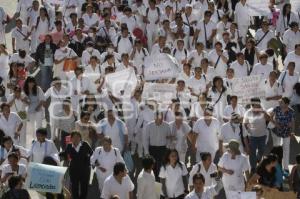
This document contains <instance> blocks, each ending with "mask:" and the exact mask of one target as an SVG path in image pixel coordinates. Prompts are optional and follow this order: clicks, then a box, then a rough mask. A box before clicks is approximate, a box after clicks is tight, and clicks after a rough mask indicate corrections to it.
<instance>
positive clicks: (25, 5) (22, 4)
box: [16, 0, 33, 24]
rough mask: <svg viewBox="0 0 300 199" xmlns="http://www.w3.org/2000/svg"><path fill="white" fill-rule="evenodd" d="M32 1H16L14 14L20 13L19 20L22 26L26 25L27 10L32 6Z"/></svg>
mask: <svg viewBox="0 0 300 199" xmlns="http://www.w3.org/2000/svg"><path fill="white" fill-rule="evenodd" d="M32 2H33V0H20V1H18V4H17V8H16V12H18V13H20V19H21V20H22V22H23V24H27V21H26V20H27V17H28V10H29V9H30V7H31V6H32Z"/></svg>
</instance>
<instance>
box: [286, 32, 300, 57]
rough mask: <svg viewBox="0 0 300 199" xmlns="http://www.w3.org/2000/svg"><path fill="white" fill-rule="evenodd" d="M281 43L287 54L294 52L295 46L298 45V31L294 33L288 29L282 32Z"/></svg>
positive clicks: (299, 41)
mask: <svg viewBox="0 0 300 199" xmlns="http://www.w3.org/2000/svg"><path fill="white" fill-rule="evenodd" d="M282 40H283V41H282V43H283V44H285V45H286V49H287V53H289V52H292V51H294V50H295V44H298V43H300V31H297V32H294V31H292V30H291V29H288V30H287V31H285V32H284V34H283V37H282Z"/></svg>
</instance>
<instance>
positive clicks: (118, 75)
mask: <svg viewBox="0 0 300 199" xmlns="http://www.w3.org/2000/svg"><path fill="white" fill-rule="evenodd" d="M105 82H106V85H107V88H108V90H109V91H110V92H111V93H112V94H113V96H115V97H118V98H120V97H130V96H131V94H132V92H133V91H134V89H135V87H136V85H137V79H136V76H135V72H134V69H133V68H128V69H124V70H121V71H118V72H115V73H111V74H108V75H106V76H105Z"/></svg>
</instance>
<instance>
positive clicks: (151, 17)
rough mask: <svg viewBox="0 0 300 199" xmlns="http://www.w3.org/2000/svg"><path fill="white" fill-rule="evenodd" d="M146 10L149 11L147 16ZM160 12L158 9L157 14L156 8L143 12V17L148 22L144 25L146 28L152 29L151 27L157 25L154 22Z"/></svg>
mask: <svg viewBox="0 0 300 199" xmlns="http://www.w3.org/2000/svg"><path fill="white" fill-rule="evenodd" d="M147 10H149V11H148V14H147ZM160 12H161V11H160V9H159V12H158V9H157V7H155V9H154V10H152V9H151V8H150V7H148V8H146V9H145V10H144V13H143V15H144V16H146V17H147V19H148V21H149V22H150V23H149V24H146V27H147V28H153V27H155V26H157V25H158V24H155V22H156V21H157V20H158V19H159V17H160V14H159V13H160Z"/></svg>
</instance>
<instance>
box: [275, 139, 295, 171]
mask: <svg viewBox="0 0 300 199" xmlns="http://www.w3.org/2000/svg"><path fill="white" fill-rule="evenodd" d="M272 138H273V146H282V149H283V160H282V162H283V168H284V170H288V169H289V163H290V141H291V139H290V137H287V138H281V137H278V136H277V135H275V134H274V133H272Z"/></svg>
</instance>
